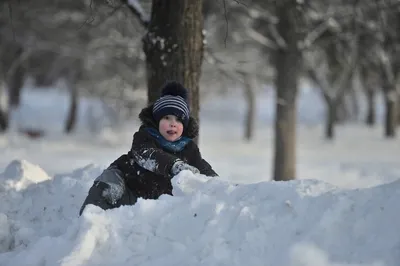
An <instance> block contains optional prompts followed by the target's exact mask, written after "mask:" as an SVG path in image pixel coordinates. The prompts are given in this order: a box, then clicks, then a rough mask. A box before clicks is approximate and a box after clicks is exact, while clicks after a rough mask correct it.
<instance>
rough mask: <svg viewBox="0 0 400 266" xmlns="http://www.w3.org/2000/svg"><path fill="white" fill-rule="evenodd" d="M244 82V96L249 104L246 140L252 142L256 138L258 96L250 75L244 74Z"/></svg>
mask: <svg viewBox="0 0 400 266" xmlns="http://www.w3.org/2000/svg"><path fill="white" fill-rule="evenodd" d="M243 81H244V96H245V99H246V104H247V110H246V118H245V131H244V139H245V140H247V141H250V140H251V139H252V138H253V136H254V122H255V121H254V120H255V109H256V96H255V93H254V87H253V84H252V82H251V77H250V74H249V73H244V74H243Z"/></svg>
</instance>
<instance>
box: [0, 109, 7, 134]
mask: <svg viewBox="0 0 400 266" xmlns="http://www.w3.org/2000/svg"><path fill="white" fill-rule="evenodd" d="M7 129H8V115H7V112H5V111H4V110H1V109H0V133H3V132H5V131H6V130H7Z"/></svg>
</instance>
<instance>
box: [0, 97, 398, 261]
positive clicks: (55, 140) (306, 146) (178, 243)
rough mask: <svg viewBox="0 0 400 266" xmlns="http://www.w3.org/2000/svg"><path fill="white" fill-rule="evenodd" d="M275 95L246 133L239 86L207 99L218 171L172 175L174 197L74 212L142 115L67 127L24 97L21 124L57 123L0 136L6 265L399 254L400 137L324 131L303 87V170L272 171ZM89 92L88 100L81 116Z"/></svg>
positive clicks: (0, 255)
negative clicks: (107, 125)
mask: <svg viewBox="0 0 400 266" xmlns="http://www.w3.org/2000/svg"><path fill="white" fill-rule="evenodd" d="M268 96H271V95H268V94H264V96H263V97H260V98H259V104H260V105H259V106H260V108H259V109H258V113H257V123H258V124H257V129H256V137H255V140H253V141H252V142H249V143H246V142H243V141H242V131H243V130H242V127H241V121H242V117H243V111H242V110H243V109H244V108H243V103H242V102H241V101H240V100H239V99H240V98H238V97H235V96H234V95H233V96H231V97H230V98H229V99H225V100H224V101H218V99H217V100H215V101H212V102H207V103H205V104H204V105H203V111H202V118H201V119H202V120H201V125H202V127H201V139H200V144H201V150H202V153H203V156H204V157H205V158H206V159H207V160H208V161H209V162H210V163H211V164H212V165H213V166H214V168H215V170H216V171H217V172H218V173H219V174H220V176H221V177H220V178H219V179H217V180H211V179H208V178H206V177H204V176H193V175H191V174H190V173H182V174H181V175H178V176H177V177H175V178H174V180H173V181H174V195H175V196H174V197H170V196H163V197H162V198H161V199H159V200H156V201H154V200H140V201H139V202H138V204H136V205H135V206H132V207H123V208H120V209H116V210H110V211H102V210H100V209H98V208H96V207H91V208H88V209H87V210H86V211H85V213H84V215H83V216H82V217H80V218H79V217H78V215H77V213H78V210H79V208H80V205H81V204H82V201H83V199H84V197H85V196H86V193H87V190H88V188H89V186H90V185H91V183H92V181H93V179H94V178H95V177H96V176H97V175H98V174H99V173H100V172H101V171H102V169H103V168H104V167H105V166H107V165H108V164H109V163H110V162H111V161H113V160H114V159H115V158H116V157H117V156H119V155H120V154H121V153H123V152H125V151H127V149H128V148H129V145H130V142H131V136H132V133H133V131H134V130H135V129H136V128H137V121H132V122H129V123H128V122H127V123H126V124H125V126H123V127H121V128H120V129H119V130H117V131H110V130H105V131H102V132H100V133H98V134H97V135H96V136H95V137H93V136H88V134H87V132H86V131H87V130H86V129H84V128H82V127H81V129H80V131H79V133H78V134H77V135H76V136H74V137H65V136H62V135H60V134H59V133H57V130H60V128H61V126H60V125H59V124H57V123H53V122H54V121H53V122H50V120H51V119H50V118H49V115H42V116H41V118H34V117H32V116H31V115H32V113H34V112H33V111H32V110H33V109H34V106H30V107H29V106H28V107H25V108H26V109H21V110H20V111H19V113H17V114H15V117H17V118H18V119H16V121H19V122H16V123H15V125H14V126H15V127H17V124H18V123H22V124H24V125H26V124H27V122H26V121H30V122H32V121H42V122H43V121H44V122H45V123H46V124H47V125H48V124H49V123H51V124H52V125H54V133H53V134H52V135H48V136H47V137H46V138H44V139H41V140H39V141H31V140H28V139H25V138H23V137H21V136H17V135H15V134H14V135H12V134H8V135H6V136H2V137H0V148H1V150H2V156H0V169H2V170H0V172H3V173H2V174H1V176H0V201H1V203H2V204H0V265H1V266H3V265H4V266H8V265H13V266H14V265H17V266H18V265H21V266H23V265H35V266H36V265H37V266H39V265H40V266H42V265H46V266H53V265H62V266H72V265H74V266H75V265H107V266H109V265H128V264H129V265H146V266H153V265H245V264H246V265H263V266H264V265H267V266H268V265H273V266H276V265H283V266H339V265H343V266H344V265H352V266H355V265H357V266H361V265H363V266H365V265H374V266H375V265H379V266H397V265H398V262H399V261H400V230H399V229H400V227H399V225H400V214H399V213H398V208H397V205H398V201H399V198H400V156H398V153H399V152H398V151H399V150H400V142H399V141H398V140H384V139H383V138H382V129H381V128H380V127H377V128H376V129H372V130H367V129H366V128H365V127H364V126H362V125H353V126H348V125H347V126H341V127H338V128H337V136H338V138H337V140H336V141H334V142H327V141H325V140H324V139H323V138H322V129H321V125H320V123H319V122H320V121H321V118H323V106H322V104H321V103H320V101H319V100H318V98H317V97H316V95H314V94H313V93H311V92H308V93H306V92H305V93H303V95H302V97H301V100H300V104H299V117H300V121H301V124H300V125H299V128H298V177H299V180H296V181H291V182H272V181H270V180H271V172H272V166H271V163H272V148H273V146H272V144H273V134H272V133H273V131H272V128H271V125H272V121H273V103H272V101H271V100H270V99H269V98H267V97H268ZM28 97H33V96H31V95H28ZM54 97H58V96H56V95H54ZM51 101H53V102H54V99H53V100H51V99H50V100H49V102H51ZM65 104H67V103H65ZM90 105H91V103H90V101H87V102H86V103H85V106H86V107H85V106H84V107H83V108H81V113H80V117H81V120H82V121H84V119H85V118H84V117H85V115H86V113H87V112H86V111H87V108H88V106H90ZM57 106H58V107H60V104H58V105H57ZM64 106H65V105H64ZM59 109H60V110H64V111H62V112H65V109H66V108H63V107H62V106H61V107H60V108H59ZM24 110H25V111H24ZM46 112H49V110H48V109H47V111H45V112H44V114H46ZM51 112H53V113H52V116H53V117H56V112H55V111H54V110H52V111H51ZM27 114H29V115H30V116H29V115H27ZM24 119H25V120H24ZM35 119H36V120H35ZM52 119H55V118H52ZM58 120H59V118H58ZM21 121H23V122H21ZM55 121H57V119H55ZM34 124H35V123H34Z"/></svg>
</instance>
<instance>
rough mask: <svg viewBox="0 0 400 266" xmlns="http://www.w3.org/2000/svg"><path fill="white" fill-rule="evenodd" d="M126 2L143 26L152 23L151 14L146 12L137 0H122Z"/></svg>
mask: <svg viewBox="0 0 400 266" xmlns="http://www.w3.org/2000/svg"><path fill="white" fill-rule="evenodd" d="M121 1H122V2H123V3H124V4H126V5H127V6H128V8H129V10H130V11H131V12H132V14H134V15H135V16H136V17H137V18H138V19H139V21H140V23H141V24H142V26H143V27H145V28H147V27H148V26H149V24H150V19H151V18H150V16H149V15H148V14H146V12H145V11H144V9H143V7H142V6H141V5H140V3H139V2H138V1H137V0H121Z"/></svg>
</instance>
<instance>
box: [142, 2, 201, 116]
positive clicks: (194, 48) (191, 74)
mask: <svg viewBox="0 0 400 266" xmlns="http://www.w3.org/2000/svg"><path fill="white" fill-rule="evenodd" d="M202 30H203V15H202V1H201V0H180V1H176V0H153V2H152V12H151V21H150V24H149V26H148V31H147V33H146V35H145V36H144V38H143V50H144V53H145V55H146V72H147V73H146V75H147V88H148V102H149V103H152V102H154V101H155V100H156V99H157V98H158V97H159V96H160V88H161V87H162V85H163V84H164V83H165V82H166V81H167V80H176V81H178V82H181V83H182V84H183V85H184V86H185V87H186V88H188V90H189V105H190V110H191V115H192V116H193V117H195V118H196V119H197V120H198V119H199V109H200V106H199V81H200V75H201V65H202V61H203V33H202Z"/></svg>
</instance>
